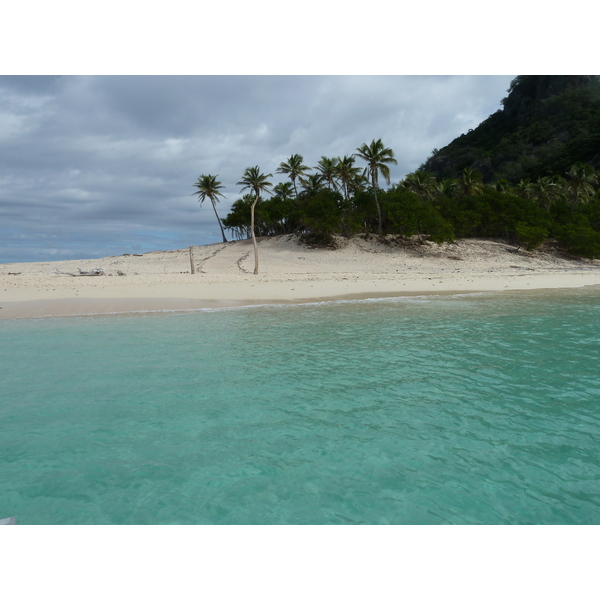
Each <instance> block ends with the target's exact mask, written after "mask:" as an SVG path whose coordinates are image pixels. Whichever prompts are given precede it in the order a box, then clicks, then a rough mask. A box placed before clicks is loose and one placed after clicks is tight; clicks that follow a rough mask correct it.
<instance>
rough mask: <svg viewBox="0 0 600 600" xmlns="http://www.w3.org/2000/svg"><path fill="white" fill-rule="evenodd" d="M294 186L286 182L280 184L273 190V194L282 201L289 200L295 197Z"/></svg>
mask: <svg viewBox="0 0 600 600" xmlns="http://www.w3.org/2000/svg"><path fill="white" fill-rule="evenodd" d="M292 192H293V190H292V184H291V183H289V182H288V181H286V182H285V183H278V184H277V185H276V186H275V187H274V188H273V194H274V195H275V196H277V197H278V198H281V199H282V200H289V199H290V198H292V196H293V193H292Z"/></svg>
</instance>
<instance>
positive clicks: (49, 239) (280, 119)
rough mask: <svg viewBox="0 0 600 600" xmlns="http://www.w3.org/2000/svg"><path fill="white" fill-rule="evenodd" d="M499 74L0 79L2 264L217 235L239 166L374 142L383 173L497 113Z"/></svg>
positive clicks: (313, 157) (504, 80)
mask: <svg viewBox="0 0 600 600" xmlns="http://www.w3.org/2000/svg"><path fill="white" fill-rule="evenodd" d="M512 78H513V75H509V76H472V77H471V76H64V77H53V76H40V77H37V76H0V262H18V261H41V260H58V259H68V258H88V257H102V256H107V255H114V254H123V253H126V252H130V253H132V252H148V251H152V250H159V249H174V248H182V247H186V246H189V245H191V244H198V245H199V244H209V243H213V242H218V241H220V234H219V230H218V225H217V222H216V219H215V216H214V213H213V211H212V209H211V207H210V205H209V204H207V203H205V204H204V205H202V206H200V204H199V203H198V201H197V197H196V196H193V195H192V194H193V192H194V188H193V184H194V182H195V181H196V180H197V178H198V176H200V175H202V174H212V175H218V178H219V180H220V181H221V182H222V183H223V185H224V186H225V189H224V190H223V191H224V193H225V196H226V198H225V199H222V200H221V202H220V204H219V205H218V210H219V214H220V215H221V216H222V217H225V216H226V215H227V213H228V210H229V208H230V206H231V204H232V203H233V202H234V201H235V200H236V199H237V198H239V197H240V186H238V185H236V183H237V182H238V181H239V180H240V179H241V177H242V174H243V172H244V170H245V169H246V167H251V166H255V165H258V166H259V167H260V168H261V170H262V171H263V172H264V173H273V175H274V177H273V183H277V182H278V181H285V180H286V179H285V178H284V177H283V176H281V175H277V174H275V170H276V169H277V167H278V166H279V164H280V163H281V162H282V161H285V160H287V158H288V157H289V156H290V155H291V154H296V153H298V154H301V155H302V156H303V157H304V160H305V163H306V164H307V165H309V166H314V165H316V163H317V162H318V161H319V159H320V158H321V156H328V157H333V156H342V155H344V154H351V153H353V152H354V151H355V150H356V148H357V146H359V145H361V144H362V143H364V142H367V143H368V142H370V141H371V140H373V139H377V138H382V140H383V142H384V144H385V145H386V146H388V147H390V148H392V149H393V150H394V152H395V154H396V158H397V160H398V165H397V166H395V167H392V182H397V181H399V180H400V179H401V178H403V177H404V176H405V175H406V174H407V173H410V172H412V171H414V170H415V169H416V168H417V167H418V166H419V165H420V164H421V163H423V162H424V161H425V160H426V159H427V157H428V156H429V155H430V154H431V151H432V150H433V149H434V148H439V147H442V146H444V145H446V144H447V143H449V142H450V141H451V140H453V139H454V138H455V137H456V136H458V135H460V134H461V133H465V132H466V131H468V130H469V129H471V128H474V127H476V126H477V125H478V124H479V123H480V122H481V121H482V120H483V119H485V118H486V117H487V116H489V115H490V114H492V113H493V112H495V111H496V110H498V109H499V108H500V101H501V99H502V98H503V97H504V96H505V95H506V90H507V88H508V86H509V84H510V81H511V79H512Z"/></svg>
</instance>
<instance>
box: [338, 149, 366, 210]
mask: <svg viewBox="0 0 600 600" xmlns="http://www.w3.org/2000/svg"><path fill="white" fill-rule="evenodd" d="M354 160H355V158H354V156H344V158H339V157H338V158H336V159H335V176H336V177H337V178H338V179H339V180H340V183H341V185H342V191H343V192H344V198H345V199H346V201H347V200H348V193H349V191H350V188H351V186H352V182H353V181H354V179H355V177H356V176H357V175H358V174H359V173H360V168H359V167H355V166H354Z"/></svg>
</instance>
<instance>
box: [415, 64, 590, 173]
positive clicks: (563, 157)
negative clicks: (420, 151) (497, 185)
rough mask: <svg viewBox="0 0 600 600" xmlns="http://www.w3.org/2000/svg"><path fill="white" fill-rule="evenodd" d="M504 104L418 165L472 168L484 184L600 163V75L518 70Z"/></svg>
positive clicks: (434, 170)
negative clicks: (534, 72)
mask: <svg viewBox="0 0 600 600" xmlns="http://www.w3.org/2000/svg"><path fill="white" fill-rule="evenodd" d="M502 104H503V108H502V109H501V110H499V111H497V112H496V113H494V114H493V115H491V116H490V117H488V118H487V119H486V120H485V121H483V123H481V124H480V125H479V126H478V127H477V128H476V129H474V130H472V131H470V132H469V133H466V134H463V135H461V136H460V137H458V138H456V139H455V140H454V141H452V142H451V143H450V144H448V145H447V146H446V147H444V148H442V149H440V150H434V151H433V154H432V156H431V157H430V158H429V159H428V160H427V161H426V162H425V163H424V165H422V167H421V170H424V171H428V172H430V173H432V174H433V175H435V176H436V177H439V178H442V179H443V178H447V177H451V178H456V177H458V176H459V174H460V173H461V172H462V171H463V169H465V168H470V169H477V170H478V171H480V172H481V173H482V174H483V178H484V181H485V182H486V183H489V182H491V181H494V180H498V179H506V180H507V181H508V182H510V183H513V184H516V183H517V182H519V181H520V180H521V179H530V180H535V179H537V178H538V177H543V176H552V175H564V173H565V172H566V171H567V170H568V169H569V167H570V166H571V165H573V164H575V163H578V162H582V163H587V164H589V165H591V166H593V167H594V168H596V169H598V168H600V77H598V76H592V75H574V76H570V75H520V76H518V77H516V78H515V79H514V80H513V81H512V82H511V85H510V88H509V90H508V96H507V97H506V98H504V100H503V101H502Z"/></svg>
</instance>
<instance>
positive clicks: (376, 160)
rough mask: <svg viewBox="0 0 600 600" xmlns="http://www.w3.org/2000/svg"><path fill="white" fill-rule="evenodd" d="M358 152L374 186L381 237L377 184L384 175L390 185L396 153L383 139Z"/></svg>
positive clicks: (379, 228)
mask: <svg viewBox="0 0 600 600" xmlns="http://www.w3.org/2000/svg"><path fill="white" fill-rule="evenodd" d="M356 150H357V152H356V153H355V154H354V156H358V157H359V158H362V159H363V160H364V161H366V163H367V167H366V168H365V175H367V176H368V177H370V178H371V184H372V185H373V196H374V197H375V204H376V205H377V216H378V218H379V226H378V229H377V233H378V234H379V235H381V208H380V207H379V201H378V200H377V183H378V179H379V173H381V174H382V175H383V177H384V179H385V180H386V182H387V184H388V185H389V183H390V168H389V167H388V164H394V165H397V164H398V161H397V160H396V159H395V158H394V151H393V150H392V149H391V148H386V147H385V146H384V145H383V142H382V141H381V138H380V139H378V140H373V141H372V142H371V143H370V144H369V145H367V144H363V145H362V146H361V147H360V148H357V149H356Z"/></svg>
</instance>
